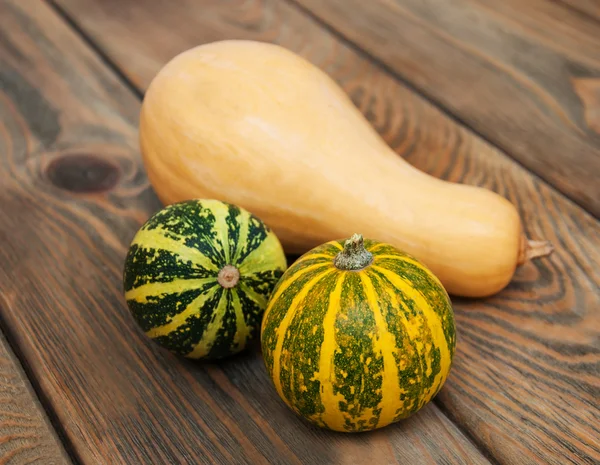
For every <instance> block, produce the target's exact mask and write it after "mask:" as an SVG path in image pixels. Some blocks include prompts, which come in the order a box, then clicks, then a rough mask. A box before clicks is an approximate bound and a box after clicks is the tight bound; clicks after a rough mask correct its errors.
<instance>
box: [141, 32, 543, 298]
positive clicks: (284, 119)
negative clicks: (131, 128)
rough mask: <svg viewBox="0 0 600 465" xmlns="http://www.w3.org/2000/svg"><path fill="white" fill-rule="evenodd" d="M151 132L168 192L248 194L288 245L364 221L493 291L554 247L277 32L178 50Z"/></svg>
mask: <svg viewBox="0 0 600 465" xmlns="http://www.w3.org/2000/svg"><path fill="white" fill-rule="evenodd" d="M140 144H141V150H142V155H143V160H144V164H145V167H146V170H147V173H148V177H149V179H150V182H151V183H152V186H153V187H154V189H155V191H156V193H157V195H158V196H159V198H160V199H161V201H162V202H163V203H165V204H171V203H173V202H177V201H181V200H187V199H191V198H218V199H220V200H223V201H226V202H229V203H233V204H236V205H240V206H242V207H244V208H246V209H248V210H249V211H250V212H252V213H254V214H255V215H257V216H258V217H260V218H261V219H263V220H264V221H265V222H266V223H267V224H268V225H269V227H271V228H272V229H273V230H274V231H275V233H276V234H277V236H278V237H279V238H280V240H281V242H282V244H283V245H284V248H285V250H286V251H287V252H288V253H303V252H306V251H307V250H309V249H311V248H313V247H315V246H317V245H319V244H321V243H323V242H327V241H330V240H332V239H339V238H342V237H348V236H350V235H352V233H354V232H355V231H358V232H360V233H362V234H363V235H364V236H365V237H369V238H372V239H376V240H378V241H382V242H387V243H390V244H392V245H394V246H396V247H397V248H399V249H402V250H404V251H406V252H408V253H410V254H412V255H414V256H415V257H417V258H418V259H419V260H421V261H423V262H424V263H425V264H426V265H427V266H428V267H429V268H430V269H431V270H432V271H433V272H434V273H435V274H436V275H437V276H438V277H439V278H440V280H441V281H442V283H443V284H444V286H445V287H446V289H447V290H448V292H450V293H452V294H455V295H462V296H472V297H482V296H487V295H490V294H494V293H496V292H498V291H500V290H501V289H502V288H504V287H505V286H506V285H507V283H508V282H509V281H510V280H511V277H512V276H513V273H514V271H515V268H516V267H517V266H518V265H519V264H520V263H523V262H524V261H525V260H527V259H530V258H533V257H535V256H541V255H546V254H548V253H550V251H551V247H550V245H549V244H548V243H546V242H530V241H527V240H526V239H525V237H524V236H523V234H522V227H521V222H520V219H519V215H518V213H517V210H516V209H515V207H514V206H513V205H512V204H511V203H510V202H509V201H508V200H506V199H504V198H503V197H501V196H499V195H497V194H495V193H493V192H491V191H489V190H486V189H482V188H478V187H473V186H467V185H461V184H455V183H450V182H446V181H442V180H440V179H436V178H433V177H431V176H429V175H427V174H425V173H423V172H421V171H419V170H418V169H416V168H414V167H413V166H411V165H410V164H408V163H407V162H405V161H404V160H403V159H402V158H400V157H399V156H398V155H397V154H396V153H395V152H394V151H393V150H391V149H390V148H389V147H388V146H387V144H386V143H385V142H384V141H383V140H382V138H381V137H380V136H379V135H378V134H377V132H376V131H375V130H374V129H373V128H372V127H371V126H370V125H369V123H368V122H367V121H366V120H365V118H364V117H363V115H362V114H361V113H360V111H359V110H358V109H357V108H356V107H355V106H354V105H353V104H352V102H351V101H350V99H349V98H348V96H347V95H346V94H345V93H344V92H343V91H342V90H341V89H340V88H339V87H338V86H337V84H336V83H335V82H334V81H333V80H332V79H331V78H330V77H329V76H327V75H326V74H325V73H323V72H322V71H321V70H319V69H318V68H316V67H315V66H313V65H312V64H310V63H309V62H307V61H305V60H304V59H302V58H301V57H299V56H297V55H295V54H294V53H292V52H290V51H288V50H286V49H284V48H281V47H278V46H276V45H271V44H266V43H259V42H251V41H223V42H215V43H211V44H207V45H202V46H200V47H196V48H194V49H191V50H188V51H186V52H184V53H182V54H180V55H179V56H177V57H175V58H174V59H173V60H171V61H170V62H169V63H168V64H167V65H165V67H164V68H163V69H162V70H161V71H160V72H159V73H158V75H157V76H156V77H155V78H154V80H153V81H152V83H151V85H150V87H149V89H148V92H147V94H146V96H145V99H144V103H143V106H142V111H141V119H140Z"/></svg>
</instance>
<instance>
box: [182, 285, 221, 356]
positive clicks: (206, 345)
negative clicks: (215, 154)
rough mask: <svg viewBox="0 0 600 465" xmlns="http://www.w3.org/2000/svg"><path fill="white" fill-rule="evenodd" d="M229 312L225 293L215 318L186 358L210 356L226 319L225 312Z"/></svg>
mask: <svg viewBox="0 0 600 465" xmlns="http://www.w3.org/2000/svg"><path fill="white" fill-rule="evenodd" d="M226 311H227V292H223V293H222V294H221V298H220V299H219V304H218V305H217V308H216V309H215V310H214V315H215V316H214V317H213V319H212V321H211V322H210V323H209V324H208V326H207V327H206V329H205V330H204V333H202V338H201V339H200V341H199V342H198V343H197V344H196V345H195V346H194V349H193V350H192V351H191V352H190V353H188V354H186V355H185V356H186V357H188V358H202V357H205V356H206V355H208V353H209V352H210V349H211V348H212V346H213V344H214V342H215V339H216V336H217V332H218V331H219V329H221V327H222V326H223V318H224V317H225V312H226Z"/></svg>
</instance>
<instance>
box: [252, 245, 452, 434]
mask: <svg viewBox="0 0 600 465" xmlns="http://www.w3.org/2000/svg"><path fill="white" fill-rule="evenodd" d="M342 244H343V242H337V241H334V242H329V243H327V244H324V245H322V246H319V247H317V248H315V249H313V250H311V251H310V252H308V253H307V254H305V255H304V256H302V257H301V258H300V259H298V261H297V262H296V263H294V264H293V265H292V266H291V267H290V268H289V269H288V270H287V271H286V272H285V274H284V275H283V277H282V278H281V280H280V281H279V283H278V284H277V287H276V288H275V290H274V292H273V296H272V298H271V300H270V302H269V305H268V307H267V310H266V312H265V316H264V319H263V323H262V334H261V344H262V351H263V356H264V359H265V364H266V366H267V370H268V372H269V374H270V375H271V378H272V380H273V383H274V384H275V388H276V389H277V392H278V393H279V395H280V396H281V398H282V399H283V400H284V401H285V402H286V403H287V404H288V406H290V407H291V408H292V409H293V410H294V411H295V412H297V413H298V414H300V415H301V416H303V417H305V418H306V419H308V420H309V421H311V422H313V423H315V424H317V425H319V426H322V427H325V428H329V429H333V430H336V431H347V432H354V431H365V430H371V429H375V428H381V427H383V426H386V425H388V424H390V423H392V422H395V421H398V420H400V419H403V418H406V417H407V416H409V415H410V414H412V413H414V412H416V411H417V410H419V409H420V408H421V407H423V406H424V405H425V404H427V403H428V402H429V401H430V400H431V399H432V398H433V397H434V396H435V395H436V394H437V392H438V391H439V390H440V388H441V387H442V385H443V384H444V382H445V381H446V378H447V377H448V373H449V371H450V366H451V364H452V357H453V355H454V348H455V340H456V339H455V329H454V313H453V311H452V306H451V304H450V300H449V298H448V295H447V294H446V291H445V290H444V288H443V287H442V285H441V284H440V282H439V281H438V279H437V278H436V277H435V276H434V275H433V274H432V273H431V271H429V270H428V269H427V268H426V267H425V266H424V265H423V264H421V263H420V262H419V261H417V260H415V259H414V258H412V257H410V256H408V255H406V254H405V253H402V252H400V251H399V250H397V249H396V248H394V247H392V246H390V245H387V244H385V243H381V242H374V241H370V240H365V241H364V244H363V239H362V237H361V236H358V235H355V236H353V237H352V238H351V239H350V240H348V241H347V242H346V243H345V245H344V246H342Z"/></svg>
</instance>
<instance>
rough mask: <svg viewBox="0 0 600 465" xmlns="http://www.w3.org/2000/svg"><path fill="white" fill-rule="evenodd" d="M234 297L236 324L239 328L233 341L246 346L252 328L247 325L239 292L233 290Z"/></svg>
mask: <svg viewBox="0 0 600 465" xmlns="http://www.w3.org/2000/svg"><path fill="white" fill-rule="evenodd" d="M232 299H233V302H232V305H233V308H234V310H235V326H236V328H237V331H236V332H235V336H234V337H233V342H234V344H236V345H237V346H240V345H242V346H244V345H245V344H246V340H247V339H248V337H249V336H250V328H248V326H247V325H246V319H245V318H244V313H243V312H242V304H241V302H240V299H239V297H238V294H237V292H232Z"/></svg>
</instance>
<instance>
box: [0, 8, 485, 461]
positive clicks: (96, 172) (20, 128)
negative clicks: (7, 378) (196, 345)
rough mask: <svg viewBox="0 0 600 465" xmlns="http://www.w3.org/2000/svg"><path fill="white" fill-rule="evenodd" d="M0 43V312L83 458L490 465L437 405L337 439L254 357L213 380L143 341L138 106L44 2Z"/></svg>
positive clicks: (22, 11) (20, 16)
mask: <svg viewBox="0 0 600 465" xmlns="http://www.w3.org/2000/svg"><path fill="white" fill-rule="evenodd" d="M123 11H124V12H126V11H127V10H126V9H124V10H123ZM0 31H1V33H0V34H1V35H0V116H1V117H0V122H1V123H0V154H2V156H1V157H0V240H1V241H2V247H0V282H1V283H2V295H3V302H2V305H1V306H0V307H1V308H0V313H1V315H2V319H3V321H4V322H5V324H6V327H7V328H8V330H9V331H10V334H11V335H12V338H13V339H14V341H15V343H16V344H17V345H18V347H19V348H20V351H21V352H22V353H23V356H24V357H25V358H26V359H27V361H28V364H29V365H30V367H31V372H32V376H33V377H34V378H35V380H36V383H38V384H39V386H40V389H41V390H42V391H43V392H44V394H45V397H46V398H47V399H48V402H49V404H50V405H51V406H52V409H53V411H54V413H55V415H56V417H57V420H58V421H60V423H61V425H62V426H63V428H64V431H65V434H66V437H67V439H68V441H69V443H70V444H71V445H72V447H73V451H74V454H76V456H77V458H78V460H80V461H81V462H82V463H86V464H94V465H95V464H104V463H115V464H142V463H146V464H173V463H189V464H198V463H211V464H213V463H222V464H232V463H235V464H242V463H252V464H264V463H273V464H276V463H280V464H296V463H315V464H349V465H350V464H357V463H358V464H360V463H365V464H366V463H373V461H375V462H376V463H381V464H383V463H427V464H433V463H441V462H445V463H464V464H466V463H469V464H470V463H477V464H485V463H487V460H486V459H485V458H484V457H483V456H482V455H481V454H480V453H479V452H478V451H477V449H476V448H475V446H474V445H473V444H472V443H471V442H470V441H469V440H468V439H467V438H466V437H465V436H464V435H463V434H462V433H461V432H460V431H459V430H458V429H457V428H456V426H455V425H453V424H452V423H451V422H450V421H449V420H448V419H447V418H446V417H445V416H444V415H443V414H442V413H441V412H440V410H439V409H438V408H437V407H436V406H435V405H430V406H428V407H427V408H425V409H424V410H423V411H422V412H421V413H419V414H418V415H416V416H415V417H414V418H411V419H410V420H409V421H407V422H405V423H403V424H401V425H398V426H395V427H391V428H386V429H385V430H382V431H380V432H376V433H374V434H365V435H360V436H352V435H340V434H333V433H328V432H326V431H321V430H318V429H315V428H313V427H311V426H309V425H307V424H306V423H304V422H303V421H302V420H300V419H299V418H298V417H296V416H295V415H294V414H292V413H291V412H290V411H289V409H288V408H287V407H286V406H285V405H284V404H283V402H281V401H280V400H279V398H278V396H277V394H276V392H275V390H274V389H273V388H272V386H271V382H270V380H269V379H268V376H267V373H266V370H265V368H264V365H263V363H262V360H261V357H260V355H259V354H258V353H257V352H256V351H253V352H251V353H248V354H246V355H245V356H241V357H237V358H235V359H233V360H231V361H228V362H225V363H223V364H221V365H219V366H217V365H210V364H198V363H196V364H194V363H190V362H186V361H182V360H180V359H177V358H175V357H173V356H171V355H170V354H168V353H166V352H165V351H162V350H160V349H158V348H157V347H156V346H155V345H153V344H152V343H151V342H149V341H148V340H147V339H146V338H145V337H144V335H143V334H142V333H141V332H140V331H139V330H138V329H137V326H136V325H135V323H134V321H133V319H132V318H131V316H130V315H129V313H128V311H127V309H126V306H125V303H124V299H123V297H122V290H121V287H122V284H121V273H122V265H123V261H124V257H125V253H126V250H127V246H128V244H129V241H130V240H131V238H132V237H133V234H134V233H135V231H136V229H137V228H138V227H139V226H140V224H141V223H142V222H143V221H144V220H145V219H146V218H147V217H148V216H149V214H150V213H151V212H153V211H155V210H156V209H157V208H159V204H158V202H157V201H156V198H155V197H154V195H153V194H152V192H151V190H150V188H149V186H148V182H147V180H146V177H145V175H144V174H143V169H142V166H141V161H140V158H139V155H138V151H137V145H138V143H137V135H136V124H137V123H136V119H137V113H138V112H139V106H140V102H139V100H138V99H137V98H135V96H134V95H133V94H132V93H131V92H130V91H129V90H128V89H126V88H125V87H124V86H123V85H122V84H121V83H120V82H119V81H118V79H117V78H116V77H115V76H114V74H113V73H111V72H110V71H109V70H108V68H107V67H106V66H105V65H104V64H103V63H102V62H101V60H100V59H99V58H98V56H96V55H95V54H94V52H93V51H91V50H90V48H89V47H87V46H85V44H84V43H83V42H82V41H81V40H80V38H79V37H78V36H77V35H76V34H74V32H73V31H72V30H71V29H69V28H68V27H67V26H66V24H65V23H64V22H63V21H62V20H61V19H60V18H59V17H58V16H57V15H56V14H54V13H53V11H52V10H51V9H50V8H49V7H48V6H47V5H46V4H45V3H41V2H20V1H18V0H0Z"/></svg>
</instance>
